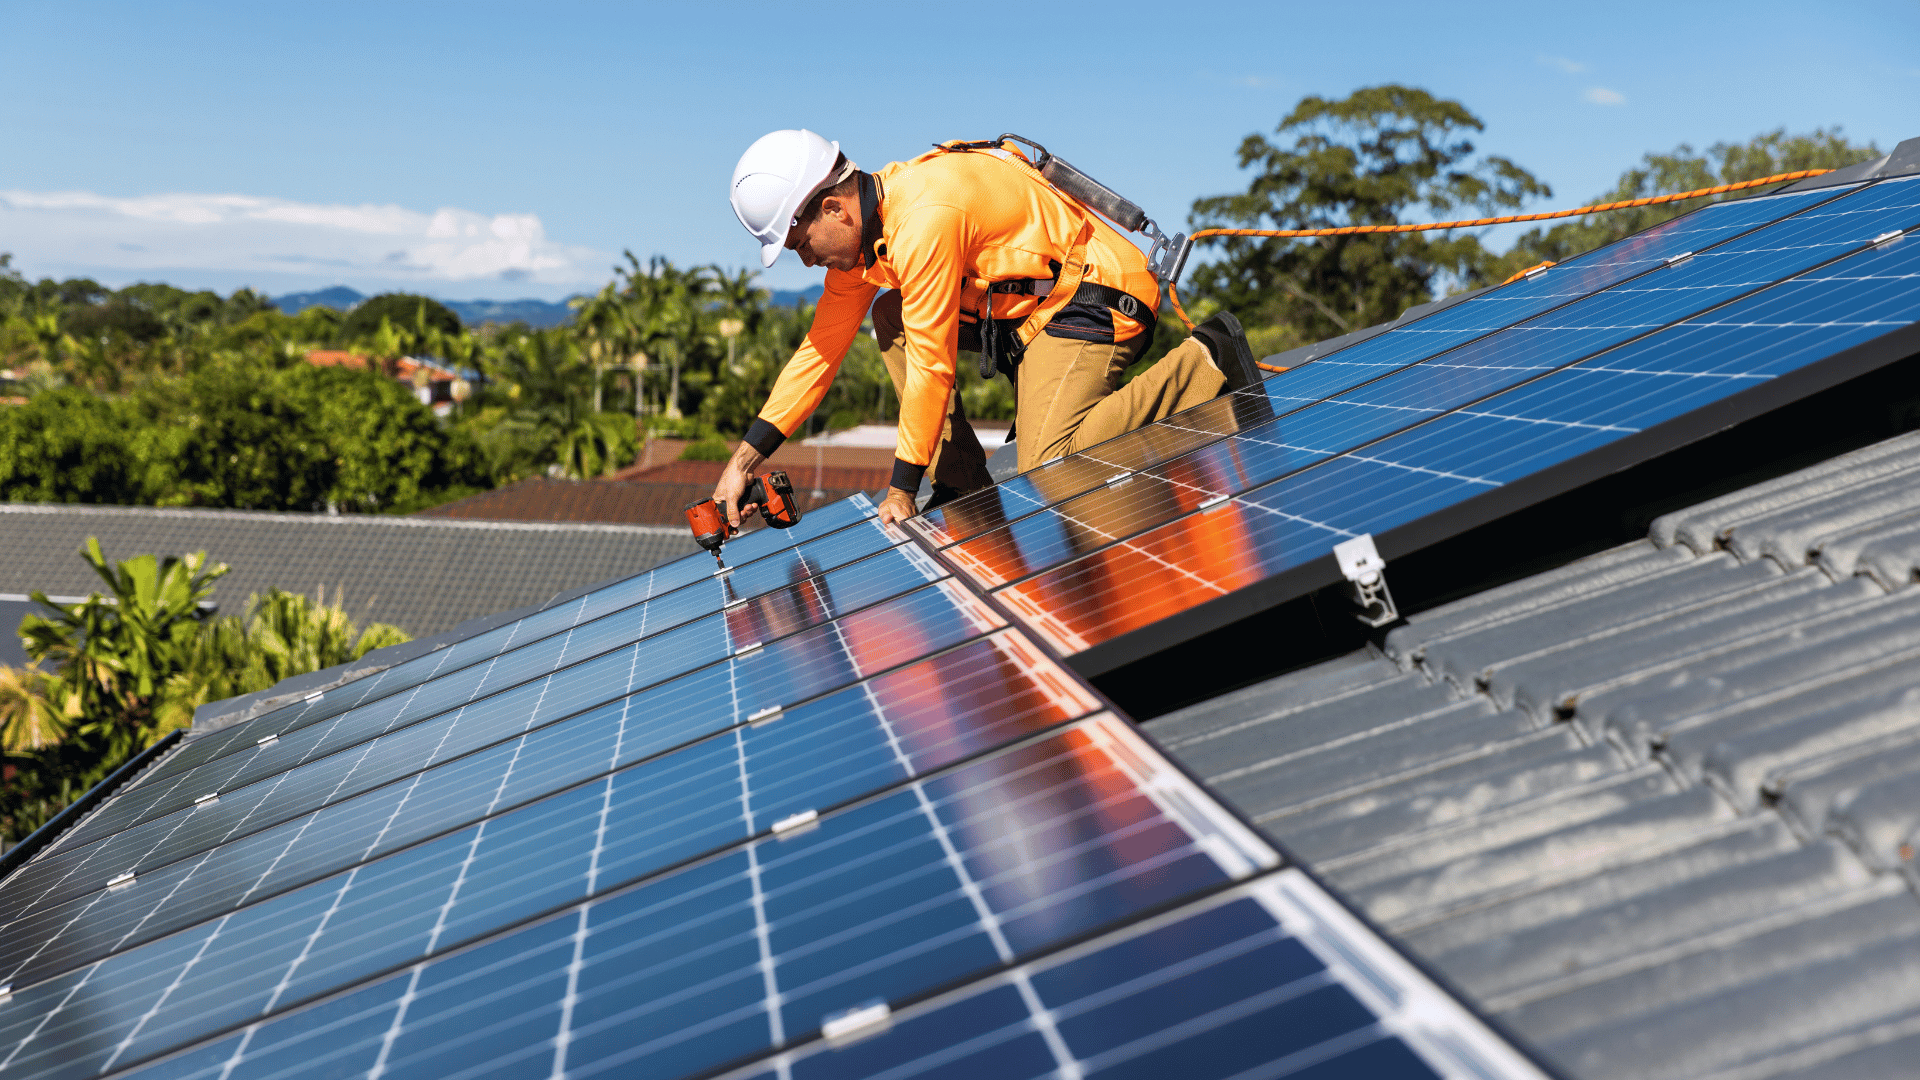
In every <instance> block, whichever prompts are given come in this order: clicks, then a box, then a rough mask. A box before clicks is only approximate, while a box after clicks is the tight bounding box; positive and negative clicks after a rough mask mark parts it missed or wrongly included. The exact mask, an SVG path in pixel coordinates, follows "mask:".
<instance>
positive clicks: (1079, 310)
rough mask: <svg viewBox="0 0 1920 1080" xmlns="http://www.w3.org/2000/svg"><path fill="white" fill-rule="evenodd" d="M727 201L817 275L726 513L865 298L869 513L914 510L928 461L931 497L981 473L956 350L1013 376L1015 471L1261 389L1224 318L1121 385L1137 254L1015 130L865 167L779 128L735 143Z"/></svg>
mask: <svg viewBox="0 0 1920 1080" xmlns="http://www.w3.org/2000/svg"><path fill="white" fill-rule="evenodd" d="M1043 153H1044V151H1043ZM1049 160H1052V159H1051V158H1049ZM1076 175H1077V174H1076ZM1096 186H1097V185H1096ZM1102 190H1104V189H1102ZM731 198H732V203H733V210H734V213H735V215H737V216H738V217H739V219H740V223H741V224H742V225H744V226H746V228H747V231H748V232H750V233H752V234H753V237H754V239H755V240H758V241H759V242H760V261H761V264H762V265H764V266H772V265H773V263H774V260H776V259H778V258H779V257H780V253H781V251H783V250H786V249H792V250H793V251H795V252H797V253H798V254H799V256H800V259H801V261H802V262H804V263H806V265H808V266H825V267H826V268H827V277H826V285H825V292H824V293H823V294H822V295H821V297H820V302H819V306H818V307H817V308H816V310H815V313H814V318H813V326H812V328H811V329H810V330H809V331H808V332H807V337H806V340H805V341H804V342H802V343H801V345H800V348H799V349H797V350H796V351H795V352H794V355H793V359H792V360H791V361H789V362H788V364H787V365H786V367H785V368H784V369H783V370H782V371H781V372H780V377H779V379H778V380H777V381H776V382H775V383H774V387H773V390H772V392H771V393H769V394H768V396H767V402H766V405H765V406H764V407H762V408H761V410H760V415H759V417H758V418H757V419H756V420H755V421H754V422H753V425H752V426H751V427H750V428H749V429H748V430H747V435H746V439H745V440H744V441H743V442H742V444H741V446H740V448H739V450H737V451H736V452H735V454H734V456H733V459H732V461H731V462H729V463H728V466H727V469H726V471H725V473H724V474H722V476H721V478H720V482H719V484H718V485H717V486H716V487H715V488H714V499H715V500H716V501H717V502H724V503H725V504H726V505H727V506H728V507H732V508H737V507H738V506H739V505H740V498H739V495H740V492H741V491H742V490H743V489H744V487H745V486H746V484H747V482H748V478H749V477H751V476H752V475H753V473H754V470H755V469H757V468H758V467H759V466H760V464H761V463H762V462H763V461H765V460H766V458H767V457H769V456H771V455H772V454H773V452H774V451H775V450H777V449H779V447H780V444H781V442H783V441H784V440H785V439H786V438H787V436H789V435H790V434H792V433H793V432H794V431H795V430H797V429H798V428H799V426H800V425H801V424H802V423H803V422H805V420H806V418H807V417H808V416H809V415H811V414H812V412H813V410H814V409H815V408H816V407H817V406H818V405H819V404H820V401H821V399H822V398H823V397H825V396H826V392H827V387H828V385H829V384H830V383H831V382H832V381H833V377H834V374H835V373H836V372H837V371H838V370H839V367H840V362H841V359H842V358H843V357H844V356H845V355H846V351H847V348H848V347H849V346H850V345H851V344H852V343H853V338H854V335H855V334H857V333H858V332H859V330H860V324H861V322H862V321H863V320H864V319H865V317H866V316H867V313H868V309H869V308H870V307H871V309H872V316H873V332H874V336H875V337H876V338H877V339H878V342H879V345H880V351H881V356H882V358H883V359H884V360H885V361H886V365H887V373H888V375H889V376H891V377H892V379H893V385H894V389H895V391H896V392H897V393H898V395H899V398H900V429H899V441H898V442H897V444H896V446H895V450H894V463H893V477H892V482H891V484H890V486H889V488H888V492H887V496H886V498H885V500H884V501H883V502H882V504H881V508H880V517H881V519H882V520H883V521H898V520H901V519H904V518H908V517H911V516H913V514H914V513H915V506H914V496H915V493H916V492H917V491H918V490H919V488H920V482H921V480H922V478H923V477H925V476H927V475H928V474H929V473H931V479H932V488H933V498H932V500H930V501H929V504H928V505H929V506H932V505H937V504H938V503H940V502H944V501H946V500H948V499H951V498H953V497H955V496H957V495H961V494H964V493H966V492H968V491H972V490H974V489H976V488H981V487H985V486H987V485H988V484H990V483H992V479H991V478H990V477H989V476H988V474H987V469H986V454H985V452H984V451H983V450H982V449H981V446H980V440H979V439H978V438H976V437H975V436H974V433H973V428H972V427H971V425H969V424H968V423H967V418H966V413H965V411H964V410H963V408H962V407H961V403H960V396H959V395H958V394H957V393H956V392H955V376H956V365H957V363H958V350H960V349H968V350H971V351H977V352H979V353H980V354H981V355H982V358H983V359H982V364H981V367H982V374H983V375H991V374H992V373H993V372H995V371H999V372H1005V373H1006V374H1007V375H1008V377H1009V378H1010V379H1012V380H1013V384H1014V391H1015V401H1016V406H1015V416H1014V430H1015V431H1016V432H1017V433H1018V439H1017V441H1018V445H1019V467H1020V469H1021V471H1023V472H1024V471H1025V470H1027V469H1031V468H1033V467H1034V466H1036V465H1039V464H1041V463H1042V462H1045V461H1049V460H1051V459H1053V458H1056V457H1060V456H1062V455H1065V454H1071V453H1073V452H1075V451H1077V450H1081V449H1083V448H1085V447H1089V446H1092V445H1093V444H1095V443H1098V442H1102V441H1105V440H1107V439H1110V438H1113V437H1114V436H1116V435H1121V434H1124V433H1126V432H1128V431H1132V430H1133V429H1135V428H1138V427H1142V426H1144V425H1146V424H1150V423H1152V422H1154V421H1156V420H1160V419H1163V418H1165V417H1167V416H1171V415H1173V414H1174V413H1176V412H1180V411H1181V410H1183V409H1188V408H1191V407H1193V406H1195V405H1198V404H1200V403H1202V402H1204V401H1207V400H1209V399H1211V398H1213V397H1216V396H1218V395H1219V394H1221V393H1223V392H1226V391H1229V390H1234V389H1238V388H1239V387H1242V386H1248V385H1255V384H1257V383H1258V382H1259V378H1260V375H1259V370H1258V369H1257V368H1256V367H1255V365H1254V363H1253V354H1252V351H1251V350H1250V349H1249V348H1248V347H1247V343H1246V336H1245V334H1244V333H1243V332H1242V331H1241V328H1240V324H1239V323H1238V322H1237V321H1236V320H1234V318H1233V317H1232V316H1231V315H1225V316H1217V317H1215V318H1214V319H1211V320H1208V321H1207V322H1206V323H1203V324H1201V326H1200V327H1198V328H1196V329H1195V331H1194V336H1193V337H1192V338H1189V339H1188V340H1187V341H1185V342H1183V343H1181V344H1180V345H1179V346H1178V347H1177V348H1175V349H1173V350H1171V351H1170V352H1168V353H1167V355H1166V356H1165V357H1163V358H1162V359H1161V360H1160V361H1159V362H1158V363H1156V364H1155V365H1154V366H1153V367H1152V368H1150V369H1148V370H1147V371H1146V372H1144V373H1142V374H1141V375H1139V376H1138V377H1136V378H1135V379H1134V380H1133V381H1132V382H1129V383H1128V384H1127V385H1126V386H1124V387H1119V386H1118V383H1119V379H1120V373H1121V372H1122V371H1124V370H1125V369H1126V368H1127V366H1128V365H1129V364H1131V363H1132V362H1133V361H1134V360H1135V359H1136V358H1137V357H1138V356H1139V355H1140V354H1141V353H1142V352H1143V351H1145V349H1146V347H1147V345H1148V344H1149V343H1150V342H1151V341H1152V339H1153V327H1154V322H1155V318H1156V316H1155V312H1156V310H1157V308H1158V307H1159V288H1158V283H1157V282H1156V280H1155V277H1154V274H1153V273H1152V272H1151V271H1150V270H1149V269H1148V265H1147V258H1146V256H1144V255H1143V254H1141V252H1140V249H1139V248H1137V247H1135V246H1134V245H1133V244H1132V243H1130V242H1128V241H1127V240H1126V238H1125V237H1123V236H1122V235H1121V234H1120V232H1119V230H1117V229H1115V228H1114V227H1113V226H1112V225H1109V224H1108V223H1107V222H1105V221H1103V220H1101V219H1100V218H1098V217H1096V216H1095V215H1094V214H1093V213H1092V212H1091V211H1090V210H1089V209H1088V208H1087V206H1086V205H1085V204H1083V203H1082V202H1081V201H1079V200H1078V199H1076V198H1074V197H1072V196H1070V195H1068V194H1066V193H1064V192H1062V191H1061V190H1060V189H1059V188H1058V187H1056V186H1055V185H1054V184H1052V183H1049V181H1048V180H1047V179H1046V178H1045V177H1043V176H1042V175H1041V173H1040V172H1039V171H1038V170H1037V169H1036V168H1035V167H1034V166H1033V165H1032V164H1031V163H1030V162H1029V161H1028V160H1027V158H1026V157H1025V156H1024V155H1023V154H1021V153H1020V152H1019V151H1018V150H1017V149H1016V148H1015V147H1014V145H1013V143H1011V142H1000V141H995V142H987V143H964V142H951V143H943V144H940V145H938V146H936V147H935V148H934V149H933V150H930V151H928V152H927V153H924V154H921V155H920V156H919V157H916V158H914V159H912V160H911V161H902V162H893V163H891V164H889V165H887V166H885V167H883V168H881V169H879V170H877V171H875V172H871V173H868V172H862V171H861V170H860V168H859V167H858V166H857V165H855V164H854V163H853V162H851V161H849V160H847V157H846V155H845V154H842V153H840V144H838V143H831V142H828V141H827V140H826V139H823V138H821V137H820V136H819V135H816V134H814V133H813V132H811V131H793V130H787V131H776V132H773V133H772V134H769V135H766V136H764V137H762V138H761V139H759V140H758V141H756V142H755V143H754V144H753V145H752V146H750V147H748V148H747V152H746V153H745V154H743V155H741V157H740V163H739V164H738V165H736V166H735V167H734V171H733V189H732V196H731ZM1115 199H1116V200H1117V199H1118V197H1117V196H1116V197H1115ZM1128 205H1130V204H1128ZM1182 239H1184V238H1182ZM1175 273H1176V274H1177V270H1176V271H1175ZM882 289H885V290H887V291H886V292H885V293H884V294H882V295H880V296H879V299H878V300H877V301H876V300H875V299H874V297H875V295H876V294H880V293H881V290H882ZM989 365H991V367H989ZM729 512H730V513H732V514H737V513H738V512H739V511H738V510H737V509H734V510H730V511H729ZM748 512H749V513H751V510H749V511H748Z"/></svg>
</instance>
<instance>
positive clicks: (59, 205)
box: [0, 191, 609, 286]
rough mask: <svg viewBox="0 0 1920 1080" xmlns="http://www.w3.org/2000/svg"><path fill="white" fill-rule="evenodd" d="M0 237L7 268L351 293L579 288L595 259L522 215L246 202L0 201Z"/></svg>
mask: <svg viewBox="0 0 1920 1080" xmlns="http://www.w3.org/2000/svg"><path fill="white" fill-rule="evenodd" d="M0 237H5V246H6V249H7V250H9V251H11V252H13V253H14V255H15V256H16V262H17V264H19V265H21V266H29V265H35V264H40V265H54V266H65V267H79V268H87V270H88V272H90V273H92V274H94V275H95V276H101V277H108V276H115V275H120V274H132V275H137V274H140V273H142V272H149V271H165V270H194V271H219V272H224V273H231V274H239V275H242V276H244V275H246V274H249V273H260V274H262V275H285V274H304V275H319V276H323V277H327V278H330V279H335V280H341V281H348V280H351V281H353V282H355V283H356V284H357V283H359V282H362V281H365V282H368V283H369V284H372V283H376V282H377V283H399V284H404V283H412V284H416V285H420V286H426V285H430V284H433V283H439V282H482V281H513V282H529V283H535V284H545V285H552V286H571V285H586V284H591V283H595V282H597V281H598V280H599V279H601V278H603V277H605V274H606V266H607V264H608V261H609V257H608V255H607V254H606V253H605V252H601V251H597V250H594V249H592V248H587V247H581V246H577V245H571V244H561V243H557V242H555V241H552V240H549V239H548V238H547V235H546V229H545V227H544V226H542V225H541V223H540V219H539V217H537V216H535V215H533V214H483V213H478V212H475V211H472V210H461V209H458V208H453V207H443V208H441V209H439V210H436V211H433V212H431V213H428V212H425V211H420V210H411V209H408V208H406V207H401V206H391V205H389V206H374V205H363V206H344V205H334V204H324V203H303V202H295V201H293V200H290V199H270V198H261V197H257V196H252V195H195V194H169V195H140V196H134V197H130V198H119V197H113V196H107V195H96V194H94V193H92V192H87V191H50V192H40V191H0Z"/></svg>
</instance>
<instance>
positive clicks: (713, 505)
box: [687, 469, 800, 570]
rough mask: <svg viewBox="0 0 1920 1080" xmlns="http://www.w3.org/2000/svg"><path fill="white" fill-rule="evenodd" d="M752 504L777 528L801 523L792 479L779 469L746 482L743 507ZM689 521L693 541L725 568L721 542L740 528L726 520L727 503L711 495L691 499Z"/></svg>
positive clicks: (741, 505)
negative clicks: (794, 498)
mask: <svg viewBox="0 0 1920 1080" xmlns="http://www.w3.org/2000/svg"><path fill="white" fill-rule="evenodd" d="M749 506H757V507H759V508H760V512H761V513H762V514H765V515H766V517H767V524H769V525H771V526H773V527H774V528H776V529H791V528H793V527H794V526H795V525H798V524H800V507H799V505H798V504H797V503H795V502H794V501H793V481H791V480H788V479H787V474H786V473H784V472H781V471H780V470H778V469H775V470H773V471H772V472H768V473H762V474H760V475H759V476H756V477H754V478H753V479H752V480H750V481H748V482H747V490H746V491H744V492H742V493H741V495H740V507H741V509H743V510H744V509H746V508H747V507H749ZM687 525H688V526H689V527H691V528H692V529H693V539H694V541H695V542H696V543H698V544H699V545H700V546H701V547H703V548H706V549H707V550H708V551H711V552H713V561H714V562H715V563H718V564H719V566H720V569H722V570H725V569H726V568H727V564H726V563H725V562H722V561H721V559H720V548H721V545H723V544H725V543H726V542H727V541H728V540H730V539H732V538H733V535H734V534H735V533H736V532H738V531H739V530H737V529H735V528H733V527H732V526H730V525H728V524H727V504H726V503H723V502H715V501H713V500H712V499H701V500H700V501H699V502H690V503H688V504H687Z"/></svg>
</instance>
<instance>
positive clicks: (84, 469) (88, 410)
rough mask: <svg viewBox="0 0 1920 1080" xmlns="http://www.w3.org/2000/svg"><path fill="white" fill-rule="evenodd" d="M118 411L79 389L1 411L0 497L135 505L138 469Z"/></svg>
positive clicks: (39, 397)
mask: <svg viewBox="0 0 1920 1080" xmlns="http://www.w3.org/2000/svg"><path fill="white" fill-rule="evenodd" d="M123 413H124V410H123V409H119V408H116V407H115V406H114V405H113V404H111V403H109V402H107V401H104V400H102V399H100V398H98V397H95V396H94V395H93V394H90V393H88V392H87V391H85V390H81V389H78V388H76V387H61V388H56V389H52V390H47V391H44V392H42V393H39V394H35V395H34V396H33V397H32V398H30V399H29V400H28V402H27V403H26V404H25V405H20V406H15V407H10V408H0V499H5V500H7V501H8V502H51V503H139V502H141V501H143V498H142V487H141V480H140V475H139V473H140V468H139V465H138V463H137V459H136V457H135V456H134V453H133V451H132V449H131V448H130V446H129V445H128V439H127V428H126V424H125V422H124V419H123Z"/></svg>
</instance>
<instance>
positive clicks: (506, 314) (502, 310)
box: [273, 285, 822, 329]
mask: <svg viewBox="0 0 1920 1080" xmlns="http://www.w3.org/2000/svg"><path fill="white" fill-rule="evenodd" d="M821 291H822V289H821V286H819V285H813V286H809V287H808V288H805V289H799V290H794V289H775V290H773V304H774V306H775V307H793V306H794V305H796V304H798V303H799V302H800V301H802V300H805V301H807V302H808V303H813V302H815V301H817V300H819V299H820V293H821ZM366 298H367V297H366V294H365V293H362V292H360V291H359V290H357V289H350V288H348V287H347V286H345V285H335V286H334V287H333V288H331V289H317V290H315V291H313V292H303V293H289V294H288V295H286V296H282V297H279V298H277V299H276V300H274V302H273V303H274V306H276V307H278V308H279V309H280V310H281V311H284V312H286V313H287V314H289V315H298V314H299V313H300V312H302V311H305V310H306V309H308V308H310V307H330V308H333V309H334V310H336V311H346V310H347V309H348V308H351V307H353V306H354V305H355V304H358V303H359V302H360V301H362V300H365V299H366ZM440 302H441V303H443V304H445V305H447V307H449V308H451V309H452V310H453V313H454V314H455V315H458V316H460V321H461V322H463V323H465V324H466V325H468V326H479V325H481V324H482V323H511V322H524V323H526V324H527V325H528V326H531V327H534V328H536V329H544V328H545V327H549V326H559V325H561V324H562V323H565V322H566V321H568V320H569V319H572V318H573V309H572V308H570V307H568V306H567V303H566V301H565V300H562V301H560V302H559V303H548V302H547V301H545V300H441V301H440Z"/></svg>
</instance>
